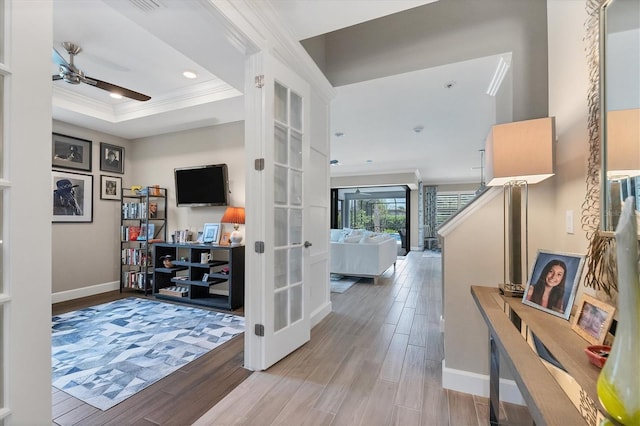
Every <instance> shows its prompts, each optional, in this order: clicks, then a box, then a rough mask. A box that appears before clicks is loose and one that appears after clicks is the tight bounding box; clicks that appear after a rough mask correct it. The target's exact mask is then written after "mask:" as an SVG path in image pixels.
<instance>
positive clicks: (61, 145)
mask: <svg viewBox="0 0 640 426" xmlns="http://www.w3.org/2000/svg"><path fill="white" fill-rule="evenodd" d="M51 141H52V144H53V145H52V147H51V152H52V153H53V158H52V159H51V165H52V166H53V167H56V168H62V169H75V170H81V171H84V172H90V171H91V141H89V140H86V139H79V138H74V137H71V136H65V135H61V134H59V133H53V135H52V139H51Z"/></svg>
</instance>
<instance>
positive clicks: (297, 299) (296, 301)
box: [289, 284, 302, 323]
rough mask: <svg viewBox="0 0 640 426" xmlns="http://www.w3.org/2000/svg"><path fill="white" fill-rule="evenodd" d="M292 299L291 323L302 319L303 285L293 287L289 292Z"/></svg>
mask: <svg viewBox="0 0 640 426" xmlns="http://www.w3.org/2000/svg"><path fill="white" fill-rule="evenodd" d="M289 293H290V294H289V297H290V298H291V313H290V316H289V317H290V321H291V322H292V323H293V322H296V321H298V320H300V319H302V284H300V285H296V286H293V287H291V289H290V290H289Z"/></svg>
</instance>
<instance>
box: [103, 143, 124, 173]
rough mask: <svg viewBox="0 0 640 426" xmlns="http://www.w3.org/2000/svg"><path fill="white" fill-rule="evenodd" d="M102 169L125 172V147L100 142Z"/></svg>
mask: <svg viewBox="0 0 640 426" xmlns="http://www.w3.org/2000/svg"><path fill="white" fill-rule="evenodd" d="M100 170H102V171H105V172H111V173H121V174H123V173H124V147H122V146H117V145H111V144H108V143H105V142H100Z"/></svg>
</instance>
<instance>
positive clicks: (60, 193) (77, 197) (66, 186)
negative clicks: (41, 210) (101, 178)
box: [51, 170, 93, 222]
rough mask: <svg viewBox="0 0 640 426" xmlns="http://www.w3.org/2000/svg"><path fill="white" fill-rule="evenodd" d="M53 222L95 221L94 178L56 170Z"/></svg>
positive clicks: (53, 184) (53, 183) (52, 179)
mask: <svg viewBox="0 0 640 426" xmlns="http://www.w3.org/2000/svg"><path fill="white" fill-rule="evenodd" d="M51 186H52V191H53V217H52V221H53V222H92V221H93V176H92V175H84V174H80V173H68V172H60V171H57V170H54V171H53V172H51Z"/></svg>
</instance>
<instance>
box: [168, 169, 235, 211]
mask: <svg viewBox="0 0 640 426" xmlns="http://www.w3.org/2000/svg"><path fill="white" fill-rule="evenodd" d="M174 174H175V180H176V204H177V205H178V207H181V206H192V207H193V206H226V205H228V204H229V180H228V178H227V165H226V164H212V165H208V166H197V167H182V168H178V169H174Z"/></svg>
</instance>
